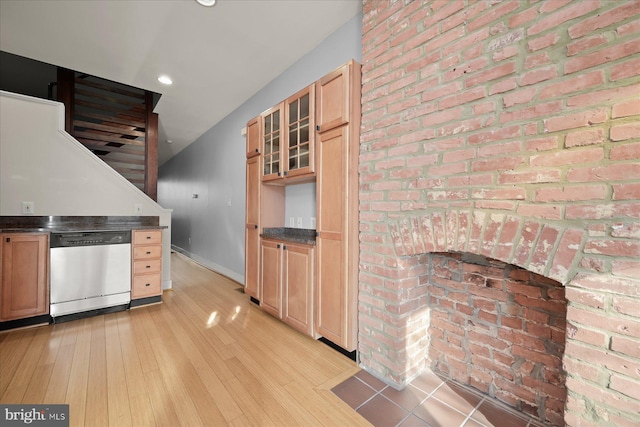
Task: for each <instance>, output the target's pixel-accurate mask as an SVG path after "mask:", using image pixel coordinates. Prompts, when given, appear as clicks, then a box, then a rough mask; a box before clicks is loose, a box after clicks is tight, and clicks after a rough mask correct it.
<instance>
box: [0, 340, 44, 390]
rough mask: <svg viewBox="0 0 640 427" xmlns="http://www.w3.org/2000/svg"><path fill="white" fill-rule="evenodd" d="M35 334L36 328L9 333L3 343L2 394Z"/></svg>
mask: <svg viewBox="0 0 640 427" xmlns="http://www.w3.org/2000/svg"><path fill="white" fill-rule="evenodd" d="M35 335H36V331H35V329H24V330H22V331H16V332H15V333H14V334H11V333H9V334H8V337H7V338H6V339H5V341H4V342H3V343H2V347H0V361H2V363H0V396H3V395H4V393H5V391H7V388H8V387H9V384H10V383H11V380H13V376H14V375H15V373H16V371H17V369H18V365H19V364H20V363H21V362H22V359H23V358H24V355H25V353H26V352H27V349H28V348H29V346H30V345H31V340H33V338H34V337H35Z"/></svg>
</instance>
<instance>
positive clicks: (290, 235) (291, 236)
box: [260, 227, 316, 245]
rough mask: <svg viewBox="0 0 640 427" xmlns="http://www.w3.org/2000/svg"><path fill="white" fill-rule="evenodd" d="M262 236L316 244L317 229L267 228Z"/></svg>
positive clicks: (284, 240)
mask: <svg viewBox="0 0 640 427" xmlns="http://www.w3.org/2000/svg"><path fill="white" fill-rule="evenodd" d="M260 237H262V238H263V239H274V240H280V241H283V242H291V243H303V244H305V245H315V244H316V230H309V229H306V228H288V227H276V228H265V229H263V230H262V234H261V235H260Z"/></svg>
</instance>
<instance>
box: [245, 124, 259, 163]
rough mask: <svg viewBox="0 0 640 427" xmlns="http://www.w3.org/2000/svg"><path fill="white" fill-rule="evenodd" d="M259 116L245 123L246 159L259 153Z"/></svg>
mask: <svg viewBox="0 0 640 427" xmlns="http://www.w3.org/2000/svg"><path fill="white" fill-rule="evenodd" d="M259 119H260V118H259V117H256V118H255V119H251V120H249V122H248V123H247V159H248V158H250V157H255V156H257V155H259V154H260V120H259Z"/></svg>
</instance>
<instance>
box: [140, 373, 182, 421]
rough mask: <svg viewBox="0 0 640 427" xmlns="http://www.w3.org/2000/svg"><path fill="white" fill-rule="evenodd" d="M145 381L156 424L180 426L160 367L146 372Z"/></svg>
mask: <svg viewBox="0 0 640 427" xmlns="http://www.w3.org/2000/svg"><path fill="white" fill-rule="evenodd" d="M144 379H145V382H146V384H147V392H148V393H149V400H150V401H151V407H152V408H153V416H154V420H155V424H156V425H158V426H170V427H174V426H179V425H181V424H180V420H179V419H178V415H177V414H176V409H175V407H174V404H173V400H172V399H171V394H170V392H169V391H168V390H167V388H166V387H165V384H164V381H163V380H162V373H161V372H160V369H154V370H153V371H149V372H147V373H145V376H144Z"/></svg>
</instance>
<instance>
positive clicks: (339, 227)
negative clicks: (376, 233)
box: [316, 127, 348, 346]
mask: <svg viewBox="0 0 640 427" xmlns="http://www.w3.org/2000/svg"><path fill="white" fill-rule="evenodd" d="M318 141H319V142H318V143H319V151H318V157H319V159H318V160H319V168H318V179H317V206H318V211H317V218H318V219H317V226H316V229H317V231H318V236H317V237H316V246H317V251H318V277H317V282H316V295H317V297H316V331H317V332H318V334H320V335H322V336H324V337H325V338H327V339H329V340H331V341H333V342H334V343H336V344H338V345H341V346H344V342H345V339H346V324H347V298H348V294H347V273H346V262H347V251H346V235H345V230H344V225H345V215H346V214H347V212H346V208H347V200H346V194H347V193H346V178H347V161H346V159H347V157H346V156H347V152H346V128H345V127H341V128H337V129H334V130H332V131H330V132H326V133H323V134H320V135H319V136H318Z"/></svg>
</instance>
